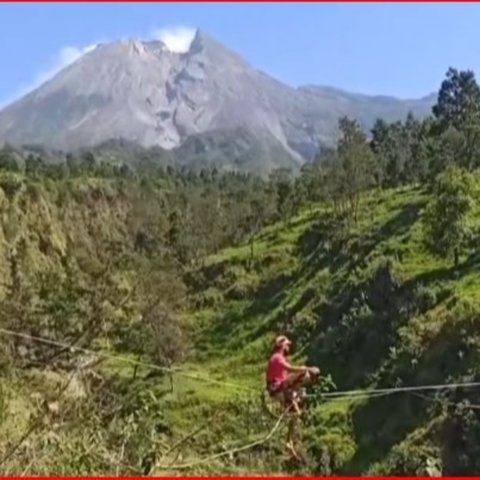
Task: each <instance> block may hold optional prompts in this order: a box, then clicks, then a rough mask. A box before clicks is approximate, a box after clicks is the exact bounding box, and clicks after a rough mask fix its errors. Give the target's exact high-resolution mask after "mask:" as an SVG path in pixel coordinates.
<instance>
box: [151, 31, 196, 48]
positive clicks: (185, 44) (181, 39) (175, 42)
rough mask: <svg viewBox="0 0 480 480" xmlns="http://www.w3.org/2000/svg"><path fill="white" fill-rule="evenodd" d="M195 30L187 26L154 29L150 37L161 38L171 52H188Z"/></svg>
mask: <svg viewBox="0 0 480 480" xmlns="http://www.w3.org/2000/svg"><path fill="white" fill-rule="evenodd" d="M195 32H196V30H195V29H194V28H189V27H171V28H161V29H158V30H154V31H153V33H152V37H153V38H155V39H156V40H161V41H162V42H163V43H164V44H165V45H166V46H167V48H168V49H169V50H170V51H171V52H175V53H185V52H188V49H189V48H190V45H191V43H192V40H193V38H194V37H195Z"/></svg>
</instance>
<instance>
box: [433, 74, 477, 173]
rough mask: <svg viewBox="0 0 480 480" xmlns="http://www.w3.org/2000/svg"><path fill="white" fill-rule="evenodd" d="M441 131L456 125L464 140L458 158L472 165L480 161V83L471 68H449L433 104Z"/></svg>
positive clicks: (466, 164)
mask: <svg viewBox="0 0 480 480" xmlns="http://www.w3.org/2000/svg"><path fill="white" fill-rule="evenodd" d="M433 114H434V116H435V118H436V120H437V124H438V129H439V133H444V132H446V131H447V130H449V129H455V130H457V131H458V132H460V133H461V134H462V136H463V139H464V142H463V144H462V146H461V151H459V152H457V153H458V158H459V159H460V160H461V161H462V164H463V165H464V166H465V167H467V168H471V167H472V166H474V165H475V164H478V161H479V151H478V139H479V137H480V87H479V86H478V84H477V82H476V80H475V75H474V73H473V72H472V71H471V70H464V71H458V70H456V69H454V68H449V69H448V71H447V74H446V79H445V80H444V81H443V82H442V85H441V87H440V91H439V93H438V101H437V104H436V105H435V106H434V107H433Z"/></svg>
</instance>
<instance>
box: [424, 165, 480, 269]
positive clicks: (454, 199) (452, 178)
mask: <svg viewBox="0 0 480 480" xmlns="http://www.w3.org/2000/svg"><path fill="white" fill-rule="evenodd" d="M472 182H473V179H472V176H471V175H470V174H469V173H468V172H467V171H466V170H464V169H462V168H459V167H455V166H451V167H448V168H447V169H446V170H445V172H444V173H442V174H441V175H440V176H439V177H438V178H437V180H436V182H435V185H434V192H433V195H434V196H433V198H432V200H431V202H430V203H429V205H428V206H427V209H426V211H425V216H424V225H425V232H426V241H427V245H428V246H429V248H430V249H431V250H432V251H433V252H434V253H437V254H439V255H442V256H444V257H449V256H450V255H453V256H454V258H455V266H458V262H459V255H460V252H461V248H462V246H463V245H464V243H465V239H466V236H467V233H468V230H467V227H468V225H467V215H468V213H469V211H470V210H471V208H472V202H473V198H472Z"/></svg>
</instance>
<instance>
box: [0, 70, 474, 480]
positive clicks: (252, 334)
mask: <svg viewBox="0 0 480 480" xmlns="http://www.w3.org/2000/svg"><path fill="white" fill-rule="evenodd" d="M339 127H340V131H341V136H340V138H339V141H338V144H337V145H336V147H335V148H334V149H332V150H329V151H327V152H324V153H323V154H322V155H321V157H319V158H318V159H317V161H315V162H313V163H311V164H308V165H307V166H306V167H304V168H303V169H302V172H301V174H300V175H298V176H296V177H292V176H291V175H289V173H288V172H287V171H285V170H276V171H274V172H273V173H272V174H271V175H270V176H269V178H267V179H259V178H257V177H255V176H252V175H245V174H239V173H234V172H232V173H224V172H218V171H216V170H212V169H203V170H201V171H197V172H193V171H190V170H187V169H181V168H174V167H173V166H169V167H168V168H167V167H163V166H161V165H159V164H157V163H155V162H152V161H151V159H145V158H141V159H138V158H137V159H135V162H129V164H130V166H126V165H119V164H118V163H116V164H111V163H109V162H108V159H106V158H102V156H101V154H99V153H98V152H93V153H92V152H85V153H83V154H81V155H80V154H79V155H72V154H70V155H68V157H67V158H66V159H64V160H65V161H64V162H62V163H58V162H52V161H51V160H52V159H51V158H46V157H45V155H43V156H42V155H41V154H39V153H38V151H37V152H34V151H32V150H30V151H17V150H14V149H12V148H11V147H8V146H7V147H5V148H3V150H2V151H1V153H0V166H1V172H0V188H1V189H0V193H1V195H0V209H1V210H0V211H1V218H0V222H1V227H2V228H1V229H0V235H1V236H2V242H1V245H0V268H1V270H2V279H3V282H2V285H1V291H0V295H1V309H0V335H1V337H2V343H1V349H0V368H1V370H2V376H1V379H0V387H1V389H0V473H1V474H3V475H7V474H10V475H13V474H15V475H21V474H24V475H27V474H29V475H33V474H36V475H41V474H44V475H46V474H49V475H86V474H97V475H98V474H109V475H129V474H148V475H153V474H155V475H163V474H180V473H182V474H249V475H255V474H271V475H274V474H278V475H281V474H288V473H295V474H310V475H311V474H323V475H325V474H329V475H330V474H391V475H403V474H410V475H419V474H422V475H431V476H436V475H440V474H444V475H447V474H449V475H457V474H464V475H469V474H476V473H478V472H479V471H480V464H479V460H478V458H479V456H478V445H479V444H480V417H479V415H478V411H479V410H478V407H479V402H478V400H477V397H478V388H457V389H453V388H437V389H435V390H427V391H407V392H402V391H397V392H396V393H392V392H391V390H389V393H390V394H389V395H382V396H380V395H374V394H373V393H370V394H369V391H370V392H371V389H383V388H387V389H391V388H400V389H401V388H403V387H414V386H425V385H427V386H428V385H451V384H453V383H465V382H477V381H480V376H479V373H480V370H479V369H480V367H479V365H480V363H479V360H480V359H479V356H480V329H479V325H478V322H479V319H480V316H479V314H480V270H479V268H480V254H479V252H478V242H479V239H480V238H479V236H480V205H479V201H478V199H479V195H480V175H479V173H478V166H479V165H480V143H479V141H478V138H477V137H478V132H479V131H480V89H479V87H478V85H477V83H476V81H475V78H474V77H473V74H472V73H470V72H458V71H456V70H450V71H449V72H448V74H447V77H446V79H445V81H444V82H443V84H442V87H441V89H440V92H439V96H438V102H437V105H436V106H435V108H434V110H433V115H432V117H430V118H428V119H426V120H424V121H417V120H416V119H415V118H414V117H413V116H409V117H408V119H407V120H406V121H405V122H403V123H401V122H398V123H394V124H388V123H385V122H383V121H382V120H379V121H378V122H377V123H376V125H375V128H374V129H373V131H372V136H371V137H372V138H371V140H367V136H366V135H365V134H364V133H363V132H362V130H361V129H360V127H359V125H358V124H357V123H356V122H355V120H353V119H348V118H343V119H341V120H340V122H339ZM52 155H54V154H52ZM132 155H135V153H134V152H132ZM131 165H135V168H133V167H132V166H131ZM280 333H283V334H287V335H289V336H290V337H291V338H292V339H293V340H294V345H295V352H294V360H295V361H297V362H307V363H308V364H311V365H316V366H318V367H320V369H321V370H322V375H323V379H322V382H321V387H322V389H321V390H322V391H323V394H322V391H318V390H312V391H311V392H310V394H311V396H310V397H309V400H310V401H309V408H308V413H307V415H306V418H305V419H304V421H303V423H302V429H301V432H300V434H301V435H300V438H299V445H300V450H301V451H302V453H303V455H304V457H305V460H304V462H302V463H298V462H294V461H293V460H292V459H291V458H290V457H289V456H288V455H287V454H286V452H285V449H284V443H285V424H284V423H282V422H281V421H280V422H279V421H278V417H275V416H272V411H270V410H269V409H268V408H266V406H265V405H264V404H263V402H262V398H263V395H264V392H263V390H264V378H263V375H264V367H265V362H266V360H267V358H268V355H269V354H270V351H271V341H272V339H273V337H274V336H275V335H277V334H280ZM347 390H361V391H362V393H361V394H358V395H339V396H338V397H331V396H330V397H328V393H332V392H344V391H347ZM325 392H327V396H326V395H325ZM280 420H281V417H280Z"/></svg>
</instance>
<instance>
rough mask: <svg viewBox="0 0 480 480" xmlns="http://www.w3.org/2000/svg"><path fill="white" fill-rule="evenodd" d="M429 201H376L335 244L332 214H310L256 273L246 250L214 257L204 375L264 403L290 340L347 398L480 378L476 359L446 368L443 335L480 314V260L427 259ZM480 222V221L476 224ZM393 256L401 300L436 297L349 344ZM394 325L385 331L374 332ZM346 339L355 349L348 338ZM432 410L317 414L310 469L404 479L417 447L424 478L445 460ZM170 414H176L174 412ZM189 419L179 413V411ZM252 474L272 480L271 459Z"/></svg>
mask: <svg viewBox="0 0 480 480" xmlns="http://www.w3.org/2000/svg"><path fill="white" fill-rule="evenodd" d="M427 200H428V197H427V195H426V193H424V192H422V191H420V190H418V189H412V188H408V189H402V190H396V191H385V192H375V193H372V194H371V195H369V197H368V198H366V199H365V200H364V204H363V211H362V214H361V217H360V219H359V222H358V223H357V224H356V225H355V226H352V227H351V228H349V229H348V231H347V232H346V233H345V234H344V235H343V236H342V237H340V238H335V236H334V235H333V231H334V230H333V228H332V224H331V219H330V215H329V213H328V212H327V210H326V209H325V208H324V207H317V208H315V209H307V210H305V211H303V212H301V213H300V214H299V215H297V216H296V217H294V218H292V219H290V220H289V221H288V222H285V223H280V224H277V225H274V226H272V227H270V228H268V229H266V230H264V231H263V232H261V234H260V235H258V236H257V238H256V239H255V242H254V261H253V262H252V263H251V258H250V257H251V247H250V245H249V244H244V245H240V246H239V247H236V248H230V249H227V250H224V251H222V252H220V253H219V254H218V255H215V256H213V257H211V258H209V259H208V261H207V263H206V265H205V267H204V268H203V269H202V272H201V273H202V275H200V276H197V277H196V278H195V279H194V280H192V282H193V284H195V288H196V289H197V288H201V291H200V293H198V294H197V295H196V297H195V302H196V303H195V308H194V309H193V310H192V312H191V315H192V316H194V317H195V318H196V322H195V324H196V327H197V328H198V331H197V332H196V333H195V336H196V338H198V342H197V345H198V347H199V349H200V350H201V353H200V354H199V355H198V358H197V363H196V365H201V368H202V369H204V370H205V371H206V372H209V374H210V375H211V376H213V377H215V378H219V379H222V378H223V379H226V380H228V381H234V382H235V383H238V384H241V385H246V386H249V387H252V388H254V389H258V392H259V394H260V392H261V390H262V388H263V369H264V362H265V360H266V358H267V356H268V353H269V348H270V342H271V339H272V338H273V336H274V335H276V334H278V333H280V332H285V331H286V332H288V333H290V334H291V335H292V336H293V337H294V338H295V339H296V340H297V346H298V348H297V352H296V354H295V358H296V360H298V361H302V360H304V359H305V358H307V359H308V360H309V361H310V362H311V363H315V364H317V365H319V366H320V367H321V368H322V370H323V371H324V373H326V374H332V376H333V380H334V381H335V382H336V384H337V386H338V388H339V389H341V388H359V387H364V386H367V385H374V384H379V385H382V386H391V385H392V384H394V383H397V384H402V383H403V384H409V383H420V384H421V383H432V382H435V381H437V382H441V381H445V380H448V379H449V378H450V377H449V374H451V376H452V377H451V378H459V375H461V374H465V373H466V372H467V371H468V372H469V374H470V375H473V373H474V372H473V371H474V370H475V371H476V367H475V365H474V364H469V363H468V362H469V361H470V360H473V358H476V357H471V358H469V359H468V360H466V361H465V362H463V363H464V364H463V366H462V365H460V366H459V365H458V362H457V363H456V362H455V361H452V362H451V363H450V364H449V363H448V360H445V357H448V358H453V357H455V354H456V353H457V349H458V345H457V344H456V342H457V340H458V339H457V338H451V337H449V336H448V328H447V327H445V325H446V324H447V322H448V321H450V320H451V319H450V318H449V317H448V312H450V311H451V309H452V308H454V307H453V306H452V305H453V304H461V302H462V301H468V302H470V304H471V305H473V306H471V307H470V308H475V306H476V305H477V304H478V303H479V302H480V274H479V270H478V267H479V262H480V259H479V257H478V255H476V254H475V252H474V251H472V252H467V254H466V256H465V258H463V261H464V263H463V266H462V267H461V268H460V271H459V272H458V273H454V272H452V269H451V263H450V262H449V261H443V260H439V259H436V258H433V257H432V256H431V255H429V254H428V253H427V252H426V251H425V249H424V246H423V243H422V228H421V223H420V218H421V214H422V209H423V207H424V206H425V203H426V201H427ZM479 218H480V217H479V212H478V211H476V212H474V215H473V216H472V219H471V221H472V222H473V225H475V224H476V222H477V221H478V220H479ZM386 257H388V258H391V259H393V262H394V271H395V276H396V279H397V282H398V285H397V287H396V292H400V293H395V295H396V296H398V298H399V299H400V300H401V301H405V299H408V298H410V297H411V296H412V295H413V294H414V293H415V292H416V291H417V290H418V289H420V290H421V291H424V290H427V294H428V295H430V296H433V297H435V298H434V299H433V300H431V302H430V303H428V305H427V307H425V308H424V309H423V310H422V311H420V312H418V311H413V312H410V313H408V314H406V315H398V317H399V318H398V319H392V320H391V319H390V318H389V316H388V313H387V315H385V312H374V314H373V315H371V316H370V317H369V319H368V322H370V323H367V324H366V325H365V326H363V327H362V325H358V323H357V324H356V326H355V327H354V328H353V334H352V331H351V330H346V329H345V328H346V327H345V324H344V321H343V320H342V319H343V318H344V316H342V315H344V314H345V313H348V312H349V308H350V307H351V305H352V298H356V297H358V292H362V291H364V292H368V291H369V286H370V285H371V282H372V279H373V278H374V273H375V272H376V271H377V269H378V267H379V265H382V261H383V260H384V259H385V258H386ZM422 289H423V290H422ZM428 295H427V296H428ZM437 297H438V298H437ZM428 298H430V297H428ZM390 321H391V325H389V326H388V328H387V327H384V325H380V324H379V323H378V324H376V323H375V322H390ZM444 328H445V329H446V330H445V331H446V332H447V333H445V332H444V331H443V330H444ZM302 332H306V333H305V334H303V333H302ZM347 334H348V335H352V336H353V339H352V338H350V337H349V338H350V340H348V339H347V340H345V339H344V338H342V335H343V336H344V337H345V336H346V335H347ZM339 338H340V341H338V339H339ZM384 338H385V339H386V340H385V341H383V339H384ZM474 350H475V352H476V351H478V348H477V346H475V348H474ZM413 352H415V353H413ZM439 363H443V365H441V366H439ZM405 364H407V366H406V367H405ZM462 378H464V377H462ZM399 382H400V383H399ZM191 388H192V392H191V394H192V397H191V398H190V400H189V402H191V403H194V400H193V398H197V399H199V400H200V402H201V403H202V405H204V406H205V405H207V402H208V405H212V404H213V397H215V401H216V402H219V401H220V400H218V399H219V398H223V399H226V398H228V396H230V397H231V398H232V399H234V398H238V397H237V395H238V393H237V392H235V391H234V390H233V389H229V388H227V387H225V388H223V389H222V388H219V387H212V386H208V385H203V386H202V385H200V384H198V385H196V386H193V385H192V387H191ZM206 391H208V392H209V394H210V395H206ZM217 395H218V397H217ZM209 396H212V398H211V399H210V400H209V399H208V397H209ZM254 400H255V399H254ZM224 401H225V400H222V402H224ZM256 401H257V403H258V400H256ZM427 406H428V405H426V404H425V400H422V399H419V398H416V397H412V396H406V395H403V396H398V397H392V398H381V399H376V400H375V399H372V400H370V401H367V400H358V401H353V400H348V399H347V400H342V401H335V402H328V403H325V404H322V405H320V406H319V407H317V408H316V410H315V411H314V413H313V417H312V418H313V421H312V422H311V425H310V426H309V427H308V428H307V429H306V430H305V432H304V435H305V436H304V447H305V449H306V450H307V451H308V453H309V458H310V460H309V465H308V467H307V470H308V471H309V472H312V471H314V472H320V473H328V472H337V473H365V472H368V471H370V472H378V471H380V472H382V471H388V469H389V468H390V469H392V468H393V469H395V468H396V469H397V472H395V471H393V472H392V473H398V468H400V467H398V466H393V467H392V466H391V465H394V463H389V462H395V461H396V460H395V459H396V458H397V457H396V456H395V455H397V456H398V452H397V450H398V449H399V448H400V449H401V448H402V447H403V445H404V444H401V442H402V441H403V440H405V439H407V438H408V440H406V444H407V446H409V445H410V444H411V445H416V443H415V442H418V439H417V437H419V438H420V440H421V442H420V443H421V444H422V448H423V449H424V450H422V448H417V447H415V448H416V451H417V453H418V455H420V457H421V459H420V460H419V464H418V465H417V466H413V467H411V466H409V467H405V468H407V469H408V468H410V469H412V468H417V471H420V472H421V471H422V468H424V464H423V463H422V462H423V460H425V459H426V458H427V456H429V455H430V454H431V455H433V453H432V452H435V451H436V450H435V449H433V450H432V448H433V447H430V445H434V444H435V445H436V446H438V442H437V440H438V439H436V438H433V439H431V438H430V437H429V435H428V434H429V431H430V429H431V426H432V425H434V424H435V422H438V421H439V418H440V417H438V416H436V415H433V416H431V415H430V416H429V415H427V414H426V413H425V412H426V410H427V408H426V407H427ZM170 407H172V408H175V402H172V403H171V404H170ZM224 407H225V406H224ZM183 408H184V405H183V404H182V412H183V411H184V410H183ZM218 408H221V405H219V406H218ZM392 412H396V413H395V414H394V415H392ZM178 418H179V419H180V418H182V415H181V414H180V412H179V414H178ZM440 420H441V418H440ZM182 421H184V418H182ZM241 421H245V418H244V415H243V416H242V415H240V416H238V417H237V418H231V423H230V425H231V427H232V428H233V427H234V426H235V425H236V422H241ZM239 428H240V427H239ZM237 431H241V428H240V430H237ZM408 435H413V437H408ZM427 437H428V439H427ZM412 438H413V440H412ZM422 442H423V443H422ZM436 442H437V443H436ZM395 445H397V446H395ZM409 448H410V447H409ZM407 450H408V448H407ZM423 454H425V458H424V457H422V455H423ZM259 458H260V457H259ZM392 458H393V460H392ZM227 465H230V463H229V462H226V463H224V464H223V466H220V465H219V464H218V465H215V470H214V471H215V472H216V473H223V472H224V471H225V472H228V471H229V467H228V466H227ZM247 465H248V464H244V467H245V468H246V470H243V471H246V472H248V473H256V472H258V473H261V472H262V471H263V472H265V471H267V472H268V458H266V457H265V458H262V460H261V465H262V467H260V466H259V465H256V467H253V466H250V467H248V466H247ZM389 465H390V466H389ZM395 465H396V464H395ZM252 468H253V470H252ZM255 468H257V470H255ZM283 468H287V467H286V465H283ZM224 469H226V470H224ZM265 469H266V470H265ZM382 469H383V470H382ZM194 471H196V472H201V471H203V470H201V469H200V470H194Z"/></svg>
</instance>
